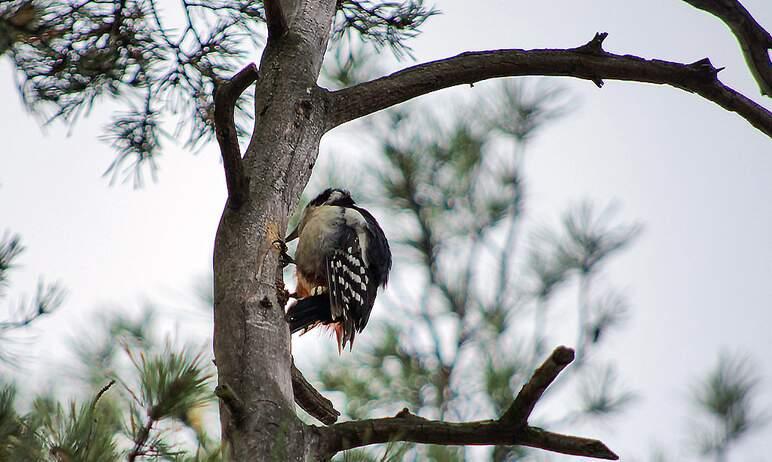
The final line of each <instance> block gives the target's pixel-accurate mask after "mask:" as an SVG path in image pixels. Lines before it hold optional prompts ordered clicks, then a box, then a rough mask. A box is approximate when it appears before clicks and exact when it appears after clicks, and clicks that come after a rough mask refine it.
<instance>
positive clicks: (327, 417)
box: [292, 362, 340, 425]
mask: <svg viewBox="0 0 772 462" xmlns="http://www.w3.org/2000/svg"><path fill="white" fill-rule="evenodd" d="M292 392H293V394H294V395H295V402H296V403H297V404H298V406H300V407H301V409H303V410H304V411H306V412H307V413H308V415H310V416H312V417H314V418H315V419H318V420H319V421H320V422H322V423H323V424H326V425H331V424H334V423H335V422H336V421H337V420H338V416H340V412H338V411H337V410H336V409H335V408H334V407H333V405H332V402H331V401H330V400H329V399H327V398H325V397H324V396H322V394H321V393H319V392H318V391H317V390H316V388H314V386H313V385H311V384H310V383H308V381H307V380H306V378H305V377H303V373H301V372H300V370H298V368H297V367H295V363H294V362H293V363H292Z"/></svg>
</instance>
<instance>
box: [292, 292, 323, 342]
mask: <svg viewBox="0 0 772 462" xmlns="http://www.w3.org/2000/svg"><path fill="white" fill-rule="evenodd" d="M286 318H287V322H288V323H289V325H290V332H291V333H293V334H294V333H295V332H297V331H300V330H308V329H310V328H311V327H314V326H315V325H317V324H319V323H322V324H328V323H330V322H332V314H331V312H330V296H329V295H328V294H326V293H325V294H320V295H312V296H310V297H306V298H301V299H300V300H298V301H297V302H296V303H295V304H294V305H292V306H290V307H289V309H288V310H287V315H286Z"/></svg>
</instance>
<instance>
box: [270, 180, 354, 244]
mask: <svg viewBox="0 0 772 462" xmlns="http://www.w3.org/2000/svg"><path fill="white" fill-rule="evenodd" d="M355 204H356V203H355V202H354V199H353V198H352V197H351V193H350V192H348V191H347V190H345V189H339V188H327V189H325V190H324V191H322V192H321V193H319V195H318V196H316V197H315V198H313V199H312V200H311V201H310V202H309V203H308V205H306V207H305V209H303V215H302V216H301V217H300V223H298V226H297V227H296V228H295V229H294V230H292V232H291V233H290V234H289V235H288V236H287V237H286V238H285V241H286V242H289V241H292V240H294V239H296V238H297V237H298V233H299V231H300V224H302V223H303V220H304V218H305V217H306V216H307V215H308V213H309V212H310V211H311V210H313V209H315V208H317V207H322V206H337V207H353V206H354V205H355Z"/></svg>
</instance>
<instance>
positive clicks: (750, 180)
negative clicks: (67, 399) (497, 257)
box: [0, 0, 772, 461]
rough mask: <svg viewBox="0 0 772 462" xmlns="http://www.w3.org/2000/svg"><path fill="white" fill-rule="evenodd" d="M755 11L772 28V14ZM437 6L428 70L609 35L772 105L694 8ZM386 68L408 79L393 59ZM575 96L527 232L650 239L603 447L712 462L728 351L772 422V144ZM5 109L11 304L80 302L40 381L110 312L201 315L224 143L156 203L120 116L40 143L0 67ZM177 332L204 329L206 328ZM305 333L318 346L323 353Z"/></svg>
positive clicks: (342, 134) (458, 92)
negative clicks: (41, 297) (747, 369)
mask: <svg viewBox="0 0 772 462" xmlns="http://www.w3.org/2000/svg"><path fill="white" fill-rule="evenodd" d="M744 4H745V5H746V7H747V8H748V9H749V10H750V11H751V12H752V13H753V14H754V15H755V17H756V19H757V20H758V21H759V22H760V23H761V24H762V25H765V26H766V27H767V29H770V28H772V3H771V2H769V0H752V1H751V0H746V1H745V2H744ZM438 6H439V7H440V9H441V10H442V11H443V13H444V14H443V15H441V16H438V17H434V18H432V19H430V20H429V21H428V22H427V23H426V25H425V27H424V34H423V35H421V37H420V38H418V39H417V40H415V41H413V46H414V49H415V55H416V58H417V60H418V61H424V60H429V59H437V58H442V57H446V56H449V55H453V54H457V53H459V52H462V51H465V50H479V49H490V48H563V47H574V46H578V45H581V44H583V43H585V42H587V41H588V40H589V39H590V38H591V37H592V36H593V34H594V33H595V32H598V31H606V32H609V37H608V39H607V40H606V42H605V44H604V46H605V48H606V49H607V50H609V51H612V52H616V53H620V54H627V53H629V54H635V55H638V56H642V57H646V58H660V59H667V60H673V61H682V62H693V61H697V60H698V59H701V58H704V57H706V56H708V57H710V59H711V61H712V62H713V64H714V65H715V66H717V67H726V69H725V70H724V71H722V72H721V74H720V77H721V79H722V80H723V81H724V82H725V83H727V84H729V85H730V86H732V87H734V88H736V89H738V90H740V91H741V92H743V93H745V94H746V95H748V96H750V97H752V98H753V99H755V100H756V101H759V102H761V103H762V104H764V105H765V106H766V107H767V108H772V100H770V99H766V100H762V99H761V98H760V97H759V96H758V88H757V87H756V85H755V83H754V82H753V80H752V79H751V77H750V74H749V73H748V71H747V69H746V67H745V64H744V61H743V58H742V56H741V54H740V50H739V47H738V45H737V42H736V41H735V39H734V38H733V36H732V35H731V34H730V33H729V31H728V29H727V28H726V27H725V26H724V25H723V23H721V22H720V21H719V20H718V19H716V18H714V17H711V16H709V15H707V14H705V13H702V12H700V11H698V10H695V9H693V8H691V7H689V6H688V5H687V4H686V3H684V2H682V1H679V0H649V1H639V2H632V1H619V0H607V1H592V2H590V1H547V0H545V1H542V2H530V1H529V2H525V1H512V0H509V1H484V2H468V1H466V2H464V1H460V0H458V1H457V0H447V1H442V2H438ZM257 57H258V54H257V53H256V54H255V56H254V57H253V59H257ZM380 64H381V65H382V67H383V69H384V70H388V71H391V70H395V69H397V64H395V63H394V62H393V61H391V60H389V59H387V60H385V61H384V62H383V63H380ZM560 82H561V83H562V84H564V85H565V86H566V87H567V88H568V89H569V90H570V91H571V93H572V94H573V95H575V97H576V99H577V101H578V102H579V104H578V106H577V109H576V110H575V112H574V114H573V115H572V116H570V117H567V118H565V119H564V120H562V121H560V122H558V123H556V124H555V125H554V126H553V127H552V128H550V129H549V130H548V131H546V132H545V134H544V136H541V137H539V138H538V139H536V141H535V142H534V143H533V144H532V145H531V147H530V150H529V154H528V155H529V158H528V159H529V160H528V164H527V172H526V173H527V177H528V181H529V194H530V198H529V199H530V201H529V203H528V213H529V215H528V218H529V219H530V220H533V221H549V220H552V219H554V218H555V217H556V216H557V215H558V214H559V213H560V211H562V210H563V209H565V207H566V206H567V205H568V204H570V203H573V202H576V201H578V200H580V199H582V198H590V199H593V200H594V201H596V202H598V203H601V204H605V203H608V202H610V201H616V202H617V203H618V204H619V205H620V210H621V212H622V213H621V216H622V217H623V218H624V219H626V220H628V221H632V220H634V221H638V222H640V223H642V224H643V225H644V227H645V231H644V233H643V234H642V236H641V237H640V238H639V239H638V240H637V241H636V243H635V245H634V246H632V247H631V248H630V250H629V251H627V252H625V253H624V254H623V255H622V256H620V257H618V258H617V260H616V263H615V264H614V265H613V266H612V268H611V272H610V273H611V274H612V279H613V281H614V282H615V283H617V284H619V285H621V286H622V287H624V288H625V289H626V290H627V293H628V295H629V296H630V297H631V299H632V302H633V316H632V318H631V320H630V322H629V323H628V324H627V326H626V327H624V328H623V329H622V330H621V331H620V332H618V333H617V334H616V335H615V336H613V338H611V339H610V341H609V343H608V344H607V347H606V350H607V357H609V358H611V359H613V360H614V361H616V362H617V363H618V364H619V365H620V367H621V376H622V378H623V380H624V382H625V383H627V384H629V385H631V386H632V387H633V388H634V389H635V391H636V392H637V393H638V395H639V396H640V397H641V399H640V400H639V401H638V402H636V404H635V405H634V406H633V407H632V408H631V409H630V411H629V412H627V413H625V414H624V416H623V417H622V418H618V419H616V420H614V421H612V422H613V425H612V424H607V425H600V426H597V427H595V428H592V429H590V433H591V434H592V436H596V437H602V439H603V440H604V441H605V442H607V443H608V444H609V446H610V447H612V448H613V449H615V450H617V451H618V452H619V453H620V454H621V455H622V456H623V460H645V459H646V458H647V457H648V456H649V455H650V454H651V450H652V449H653V448H654V447H660V446H661V447H663V448H665V449H666V450H667V452H668V453H670V454H671V455H672V456H673V460H698V459H697V458H694V457H692V456H690V455H689V453H688V451H687V447H686V444H685V440H684V436H683V435H685V434H686V430H687V425H688V420H687V418H686V417H687V415H688V412H689V408H688V406H687V405H685V397H686V395H687V393H688V385H689V383H692V382H693V381H694V379H695V378H696V377H698V376H700V375H703V374H704V373H705V372H706V371H707V370H708V369H709V368H710V367H712V366H713V365H714V364H715V362H716V359H717V354H718V352H719V351H721V350H728V351H732V352H740V353H747V354H749V355H750V356H751V357H752V358H753V360H754V362H755V364H756V365H757V366H758V367H757V371H758V372H759V373H760V374H761V375H762V376H763V377H764V380H765V381H764V387H763V388H764V390H765V395H764V403H765V405H766V406H767V409H768V410H770V411H772V393H770V390H772V355H770V349H772V337H771V336H770V328H769V326H770V325H772V302H771V300H772V243H771V242H770V236H772V206H771V205H770V199H771V198H772V142H770V140H769V139H768V138H767V137H765V136H764V135H763V134H762V133H760V132H759V131H757V130H756V129H754V128H753V127H751V126H750V125H749V124H748V123H747V122H746V121H744V120H743V119H741V118H740V117H738V116H737V115H735V114H732V113H728V112H726V111H724V110H722V109H721V108H719V107H718V106H716V105H715V104H713V103H710V102H707V101H704V100H702V99H700V98H699V97H697V96H695V95H691V94H688V93H685V92H683V91H680V90H676V89H672V88H666V87H659V86H653V85H643V84H633V83H619V82H614V81H607V82H606V85H605V86H604V87H603V89H598V88H596V87H595V85H594V84H592V83H590V82H585V81H575V80H569V79H562V80H560ZM486 88H488V89H490V87H486V85H476V86H475V87H474V88H473V89H470V88H469V87H466V88H460V89H455V90H451V91H445V92H442V93H441V94H440V95H439V96H437V97H434V98H424V103H427V104H428V103H431V104H437V105H440V104H447V105H448V107H453V106H452V105H453V104H454V103H455V100H457V99H465V98H470V97H474V96H475V95H476V94H478V93H479V94H482V92H485V91H486ZM475 92H478V93H475ZM0 95H4V96H3V97H2V98H0V101H2V103H1V104H0V119H1V120H2V124H0V134H2V139H3V144H2V147H0V230H6V229H7V230H11V231H13V232H17V233H20V234H21V235H22V236H23V239H24V242H25V244H26V245H27V247H28V250H27V252H26V253H25V254H24V255H23V258H22V260H21V263H23V268H21V269H20V270H19V271H18V272H17V273H15V277H14V278H13V280H12V287H13V290H12V291H11V293H12V297H14V298H16V297H18V296H20V294H22V293H24V292H27V293H30V292H32V291H34V286H35V283H36V280H37V277H38V275H40V274H42V275H45V276H46V278H47V279H48V280H60V281H61V282H62V283H63V284H64V285H65V286H66V287H67V288H68V290H69V297H68V299H67V303H66V304H65V306H64V307H63V308H62V309H61V311H60V312H58V313H56V314H55V315H53V316H51V317H50V318H48V319H47V320H45V321H42V322H40V324H39V325H38V326H37V328H36V332H37V333H38V334H39V335H38V342H37V344H36V345H35V347H36V348H33V350H35V351H36V354H37V357H36V358H37V359H36V361H37V362H36V364H35V365H34V366H31V367H29V368H28V372H29V374H30V375H29V376H30V377H35V379H34V381H35V382H36V383H38V384H39V385H41V386H42V385H43V384H44V383H47V380H45V379H44V378H47V377H50V376H51V371H52V370H55V369H53V368H55V367H59V365H60V364H61V363H62V362H63V361H64V360H65V358H66V356H65V352H66V350H67V347H66V343H65V342H66V340H67V338H69V337H71V336H72V335H75V334H76V333H77V332H81V331H82V328H83V326H88V325H89V324H90V323H93V322H94V317H95V314H96V313H98V312H99V311H101V310H105V309H107V308H108V307H110V306H112V307H120V309H123V310H127V311H139V310H141V307H142V305H143V303H144V301H145V300H148V299H153V300H161V301H163V306H164V307H165V309H166V310H167V313H168V314H170V316H171V317H172V318H173V316H174V313H175V310H185V311H186V312H188V313H196V308H195V307H194V302H193V297H192V296H191V295H190V287H191V285H192V281H193V279H194V278H195V277H197V276H200V275H202V274H205V273H206V272H207V271H208V268H209V267H210V265H211V251H212V242H213V238H214V233H215V229H216V226H217V222H218V219H219V216H220V212H221V210H222V206H223V203H224V199H225V187H224V181H223V174H222V169H221V167H220V165H219V161H218V158H217V155H218V154H217V147H216V146H215V145H214V144H210V145H208V146H206V147H204V149H203V150H202V151H201V152H199V153H198V154H196V155H193V154H190V153H188V152H185V151H184V150H183V149H182V148H181V146H176V145H174V144H171V143H167V145H166V148H165V150H164V153H163V156H162V158H161V159H160V160H159V164H160V172H159V175H158V177H159V181H158V182H156V183H152V182H151V183H148V184H147V185H146V186H145V187H144V188H143V189H140V190H134V189H133V188H132V187H131V184H124V185H122V184H118V185H116V186H112V187H111V186H109V184H108V181H107V180H106V179H105V178H103V177H101V173H102V172H103V171H104V170H105V169H106V167H107V166H108V165H109V163H110V161H111V156H112V155H113V152H112V151H111V150H110V148H109V146H106V145H105V144H103V143H101V142H100V141H98V136H99V134H100V133H101V127H102V126H103V124H105V123H106V121H107V114H108V113H109V111H107V110H106V109H98V110H97V111H95V112H94V114H92V116H91V117H89V118H87V119H85V120H83V121H81V122H80V123H79V124H78V125H77V126H76V127H75V128H74V129H72V130H71V133H69V132H68V130H67V129H65V128H63V127H61V126H59V125H53V126H51V127H48V128H46V129H45V130H42V129H41V127H40V125H39V124H38V123H37V122H36V120H35V119H34V118H33V117H32V116H31V115H30V114H29V113H27V112H26V111H25V110H24V108H23V106H22V104H21V102H20V100H19V98H18V95H17V94H16V92H15V84H14V80H13V78H12V72H11V66H10V65H9V64H8V62H7V60H3V61H2V63H1V64H0ZM350 137H351V131H348V132H347V131H346V128H345V127H342V128H340V129H338V130H336V131H335V132H333V133H332V134H330V135H329V136H327V137H326V138H325V140H324V143H325V146H327V147H328V148H324V147H323V153H322V156H323V159H322V161H325V160H326V159H325V158H324V157H325V156H328V155H329V154H328V152H329V151H330V149H329V146H330V145H332V144H334V145H335V146H336V147H338V150H340V151H342V152H351V153H356V152H358V151H361V148H360V147H359V146H361V145H360V144H351V143H348V140H349V139H350ZM347 143H348V144H347ZM361 154H368V153H361ZM351 155H356V154H351ZM387 231H388V230H387ZM199 316H200V315H199ZM185 319H190V317H189V316H188V317H187V318H185ZM175 328H176V329H177V330H179V331H183V332H186V333H187V335H190V336H201V337H202V338H204V337H205V336H206V335H208V332H207V327H206V322H205V321H204V320H203V317H202V320H201V322H188V321H186V322H184V323H178V324H177V325H176V327H175ZM306 337H307V338H304V339H303V344H304V345H312V346H313V344H314V342H324V341H327V340H326V338H319V337H312V336H306ZM556 340H558V341H560V340H561V339H556ZM562 341H564V342H570V341H571V339H570V338H566V339H563V340H562ZM304 350H307V349H301V352H302V351H304ZM770 450H772V426H770V427H768V428H767V429H766V430H765V431H763V432H761V433H759V434H757V435H755V436H754V437H752V438H750V439H749V440H748V441H747V442H746V444H744V445H742V448H740V449H738V450H737V452H736V457H735V458H734V460H738V461H741V460H753V461H764V460H772V458H770V456H769V452H770Z"/></svg>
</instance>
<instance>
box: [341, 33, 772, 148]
mask: <svg viewBox="0 0 772 462" xmlns="http://www.w3.org/2000/svg"><path fill="white" fill-rule="evenodd" d="M606 35H607V34H606V33H602V34H596V35H595V38H594V39H593V40H591V41H590V42H589V43H587V44H586V45H583V46H581V47H578V48H572V49H567V50H518V49H511V50H491V51H476V52H467V53H462V54H460V55H457V56H454V57H451V58H447V59H441V60H439V61H432V62H428V63H424V64H419V65H417V66H413V67H409V68H407V69H404V70H401V71H399V72H396V73H394V74H391V75H388V76H386V77H381V78H379V79H376V80H372V81H370V82H365V83H362V84H359V85H355V86H353V87H349V88H346V89H343V90H338V91H335V92H331V93H330V95H329V96H330V100H331V102H330V104H331V105H330V121H329V124H328V127H327V128H328V129H331V128H333V127H335V126H338V125H340V124H342V123H345V122H348V121H350V120H354V119H357V118H359V117H363V116H366V115H368V114H371V113H373V112H377V111H380V110H382V109H386V108H388V107H390V106H393V105H395V104H399V103H402V102H405V101H407V100H410V99H412V98H415V97H417V96H421V95H425V94H427V93H431V92H433V91H436V90H440V89H443V88H448V87H452V86H455V85H461V84H473V83H475V82H479V81H481V80H486V79H491V78H494V77H512V76H525V75H547V76H566V77H576V78H580V79H586V80H591V81H592V82H594V83H595V84H596V85H598V86H599V87H600V86H602V85H603V79H612V80H626V81H635V82H645V83H654V84H660V85H670V86H672V87H675V88H680V89H682V90H685V91H688V92H691V93H697V94H698V95H700V96H702V97H703V98H705V99H708V100H710V101H713V102H714V103H716V104H718V105H719V106H721V107H723V108H724V109H726V110H728V111H732V112H736V113H737V114H739V115H740V116H741V117H743V118H745V119H746V120H747V121H748V122H750V123H751V125H753V126H754V127H756V128H758V129H759V130H761V131H762V132H763V133H765V134H766V135H767V136H770V137H772V113H771V112H770V111H768V110H767V109H765V108H764V107H762V106H761V105H759V104H757V103H755V102H754V101H752V100H751V99H749V98H747V97H746V96H744V95H742V94H740V93H738V92H737V91H735V90H733V89H731V88H729V87H727V86H726V85H724V84H722V83H721V82H720V81H719V80H718V78H717V73H718V72H719V71H720V70H721V69H716V68H715V67H713V65H712V64H711V63H710V61H709V60H708V59H707V58H706V59H703V60H700V61H697V62H695V63H692V64H681V63H674V62H669V61H661V60H657V59H652V60H647V59H643V58H639V57H637V56H631V55H624V56H622V55H616V54H613V53H608V52H606V51H604V50H603V48H602V47H601V44H602V42H603V39H605V38H606Z"/></svg>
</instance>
